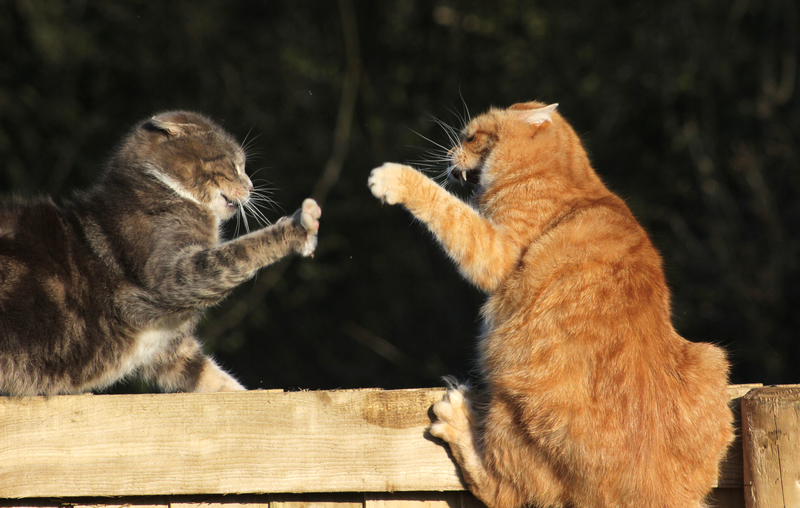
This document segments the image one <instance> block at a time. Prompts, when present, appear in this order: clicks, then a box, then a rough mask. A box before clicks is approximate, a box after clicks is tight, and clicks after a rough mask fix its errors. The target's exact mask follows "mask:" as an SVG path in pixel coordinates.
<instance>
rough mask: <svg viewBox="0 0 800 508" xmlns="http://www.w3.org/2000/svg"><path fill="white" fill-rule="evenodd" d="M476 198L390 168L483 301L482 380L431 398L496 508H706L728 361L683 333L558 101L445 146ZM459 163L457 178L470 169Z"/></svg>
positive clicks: (400, 193)
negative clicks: (474, 385) (437, 399)
mask: <svg viewBox="0 0 800 508" xmlns="http://www.w3.org/2000/svg"><path fill="white" fill-rule="evenodd" d="M449 156H450V158H451V161H452V166H451V174H452V176H455V177H459V178H464V179H470V180H475V181H476V182H477V183H478V185H477V189H476V196H475V199H474V201H473V205H470V204H467V203H464V202H462V201H461V200H459V199H457V198H456V197H454V196H452V195H451V194H449V193H448V192H446V191H445V190H444V189H443V188H442V187H440V186H439V185H437V184H436V183H434V182H433V181H431V180H430V179H428V178H427V177H426V176H424V175H423V174H422V173H420V172H418V171H417V170H415V169H413V168H411V167H409V166H402V165H398V164H391V163H387V164H384V165H383V166H381V167H379V168H376V169H374V170H373V172H372V174H371V175H370V179H369V185H370V189H371V190H372V192H373V194H375V196H376V197H378V198H380V199H382V200H383V201H384V202H386V203H389V204H395V203H397V204H402V205H403V206H405V207H406V208H407V209H408V210H409V211H410V212H411V213H412V214H413V215H414V216H415V217H417V218H418V219H419V220H421V221H422V222H423V223H425V225H426V226H427V227H428V228H429V229H430V230H431V231H432V232H433V234H434V235H435V236H436V238H437V239H438V240H439V242H441V244H442V246H443V247H444V250H445V251H446V252H447V254H448V255H449V256H450V257H451V258H452V259H453V261H454V262H455V264H456V266H457V267H458V269H459V270H460V272H461V273H462V274H463V276H464V277H465V278H466V279H467V280H468V281H470V282H472V283H473V284H475V285H476V286H477V287H479V288H481V289H482V290H483V291H485V292H486V293H487V294H488V300H487V301H486V304H485V305H484V307H483V310H482V314H483V319H484V332H483V334H482V336H481V339H480V346H479V351H480V366H481V368H482V375H483V379H482V380H481V383H480V386H481V388H480V389H472V390H470V389H468V388H466V387H464V386H459V387H456V388H453V389H451V390H449V391H448V394H447V396H446V397H445V399H444V400H443V401H441V402H439V403H437V404H435V406H434V408H433V410H434V413H435V414H436V420H435V421H434V423H433V425H432V426H431V433H432V434H433V435H434V436H437V437H440V438H442V439H444V440H445V441H446V442H448V443H449V445H450V447H451V450H452V452H453V455H454V457H455V459H456V461H457V462H458V464H459V465H460V467H461V471H462V473H463V476H464V479H465V480H466V482H467V483H468V485H469V487H470V489H471V490H472V492H473V493H474V494H475V495H476V496H477V497H478V498H480V499H481V500H482V501H483V502H485V503H486V504H487V505H488V506H489V507H490V508H515V507H521V506H526V505H536V506H553V507H568V506H574V507H653V508H656V507H658V508H666V507H694V508H697V507H702V506H705V505H704V504H703V499H704V497H705V496H706V495H707V494H708V493H709V491H710V489H711V487H712V486H713V485H714V483H715V481H716V479H717V475H718V465H719V462H720V460H721V459H722V457H723V455H724V453H725V450H726V448H727V446H728V444H729V443H730V441H731V439H732V437H733V432H732V424H731V420H732V416H731V411H730V409H729V408H728V405H727V402H728V396H727V390H726V388H727V382H728V362H727V360H726V357H725V353H724V352H723V351H722V350H721V349H720V348H718V347H716V346H713V345H710V344H704V343H692V342H689V341H687V340H685V339H684V338H682V337H681V336H680V335H678V334H677V333H676V331H675V330H674V328H673V326H672V323H671V319H670V301H669V300H670V295H669V290H668V288H667V285H666V282H665V279H664V273H663V270H662V266H661V257H660V255H659V253H658V252H657V251H656V249H655V248H654V247H653V244H652V243H651V242H650V240H649V239H648V237H647V234H646V233H645V231H644V230H643V229H642V227H641V226H640V225H639V224H638V222H637V221H636V219H635V218H634V217H633V215H632V214H631V212H630V211H629V210H628V208H627V206H626V205H625V203H624V202H623V201H622V200H621V199H620V198H619V197H617V196H616V195H614V194H613V193H611V192H610V191H609V190H608V189H607V188H606V187H605V185H603V183H602V182H601V180H600V178H599V177H598V176H597V174H596V173H595V172H594V170H593V169H592V167H591V165H590V163H589V160H588V158H587V156H586V153H585V151H584V149H583V148H582V146H581V142H580V140H579V138H578V136H577V135H576V134H575V132H574V131H573V129H572V128H571V127H570V126H569V124H568V123H567V122H566V121H565V120H564V119H563V118H562V117H561V115H559V114H558V113H557V112H556V110H555V105H551V106H545V105H544V104H541V103H537V102H531V103H525V104H517V105H514V106H512V107H511V108H509V109H491V110H489V111H488V112H487V113H485V114H483V115H481V116H479V117H477V118H475V119H474V120H472V121H471V122H470V123H469V124H468V125H467V127H466V128H465V129H464V130H463V131H462V133H461V141H460V143H459V144H458V145H457V146H455V147H453V149H452V150H451V151H450V152H449ZM465 172H466V173H465Z"/></svg>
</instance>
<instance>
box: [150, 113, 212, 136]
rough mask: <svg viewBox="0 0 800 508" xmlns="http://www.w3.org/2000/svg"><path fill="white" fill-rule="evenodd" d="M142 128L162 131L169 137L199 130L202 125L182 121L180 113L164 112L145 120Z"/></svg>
mask: <svg viewBox="0 0 800 508" xmlns="http://www.w3.org/2000/svg"><path fill="white" fill-rule="evenodd" d="M142 128H144V129H146V130H149V131H156V132H160V133H161V134H164V135H165V136H167V137H168V138H177V137H180V136H186V135H189V134H193V133H194V132H197V130H198V129H199V128H200V126H198V125H196V124H193V123H188V122H186V121H181V118H180V115H176V114H174V113H162V114H160V115H156V116H154V117H153V118H151V119H150V120H148V121H147V122H145V124H144V125H143V126H142Z"/></svg>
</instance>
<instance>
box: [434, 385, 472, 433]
mask: <svg viewBox="0 0 800 508" xmlns="http://www.w3.org/2000/svg"><path fill="white" fill-rule="evenodd" d="M465 391H466V388H465V387H463V386H459V387H458V388H456V389H452V390H447V394H445V396H444V398H443V399H442V400H440V401H439V402H437V403H436V404H434V405H433V413H434V414H435V415H436V421H435V422H433V424H431V428H430V432H431V435H433V436H435V437H438V438H441V439H443V440H445V441H447V442H448V443H458V442H460V441H462V440H463V439H464V438H466V437H468V436H469V435H470V432H471V422H472V408H471V407H470V404H469V400H467V398H466V396H465V394H464V392H465Z"/></svg>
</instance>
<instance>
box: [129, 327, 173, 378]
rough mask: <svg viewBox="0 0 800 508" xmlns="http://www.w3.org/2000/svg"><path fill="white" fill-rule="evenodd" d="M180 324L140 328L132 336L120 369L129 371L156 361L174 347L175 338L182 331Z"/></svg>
mask: <svg viewBox="0 0 800 508" xmlns="http://www.w3.org/2000/svg"><path fill="white" fill-rule="evenodd" d="M182 328H183V327H182V326H180V325H175V324H170V325H161V326H154V327H150V328H145V329H144V330H140V331H139V332H137V333H136V334H135V335H134V336H133V342H132V347H131V348H130V350H129V353H128V355H126V357H125V359H124V360H123V365H122V370H123V371H131V370H134V369H136V368H138V367H140V366H143V365H148V364H151V363H153V362H154V361H157V360H158V358H159V357H161V356H163V355H164V354H165V353H168V351H169V349H170V348H171V347H174V344H175V339H176V338H177V337H179V336H180V335H181V334H182V333H183V330H182Z"/></svg>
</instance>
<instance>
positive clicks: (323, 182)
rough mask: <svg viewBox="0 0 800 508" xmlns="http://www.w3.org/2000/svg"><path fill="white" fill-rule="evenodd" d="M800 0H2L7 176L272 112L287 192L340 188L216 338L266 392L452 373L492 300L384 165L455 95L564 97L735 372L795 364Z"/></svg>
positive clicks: (253, 126)
mask: <svg viewBox="0 0 800 508" xmlns="http://www.w3.org/2000/svg"><path fill="white" fill-rule="evenodd" d="M797 11H798V7H797V5H796V3H795V2H794V1H793V0H768V1H765V2H749V1H747V0H736V1H734V2H730V1H722V0H702V1H696V2H685V1H681V0H668V1H664V2H657V3H653V2H646V1H632V2H615V3H609V2H589V1H585V2H579V3H573V4H569V5H565V4H564V3H563V2H552V1H541V2H529V1H522V0H504V1H500V2H483V1H479V0H465V1H458V2H456V1H454V0H427V1H423V0H420V1H413V0H393V1H386V2H369V1H365V0H340V1H339V2H338V3H336V2H320V1H310V0H298V1H294V2H267V1H259V2H256V1H214V2H192V1H186V0H184V1H171V2H145V1H142V0H139V1H130V2H111V1H97V2H85V1H58V0H38V1H30V0H16V1H14V0H9V1H5V2H0V189H2V190H3V191H4V192H5V193H7V194H8V193H16V194H20V195H27V196H30V195H35V194H41V193H48V194H53V195H55V196H67V195H69V194H70V192H72V191H73V190H74V189H77V188H83V187H86V186H88V185H90V183H91V182H92V181H93V180H94V178H95V177H96V175H97V173H98V172H99V171H100V169H101V167H102V164H103V161H104V159H105V158H106V157H107V156H108V154H109V153H110V151H111V150H112V149H113V147H114V144H115V143H116V142H117V140H119V139H120V138H121V136H122V135H123V134H124V133H125V132H126V131H127V130H128V129H129V128H130V126H131V125H132V124H133V122H135V121H137V120H138V119H140V118H141V117H143V116H146V115H148V114H151V113H153V112H155V111H159V110H165V109H178V108H181V109H194V110H198V111H202V112H204V113H206V114H208V115H209V116H211V117H213V118H214V119H216V120H218V121H220V122H222V123H223V124H224V125H225V127H226V128H227V129H228V130H230V131H232V132H233V133H235V134H236V135H237V136H238V137H239V138H240V139H243V138H245V137H246V136H248V133H249V140H248V142H249V143H250V145H249V146H250V147H251V151H252V152H255V153H256V154H257V155H258V157H254V158H253V159H252V160H251V162H250V165H249V172H250V173H251V174H252V173H253V172H254V171H256V170H260V171H259V172H258V173H257V175H256V180H258V179H265V180H268V181H269V185H270V186H271V187H274V188H275V194H274V197H275V199H276V200H277V201H278V202H279V203H280V204H281V205H282V207H283V209H284V210H285V211H286V212H290V211H292V210H294V209H295V208H296V207H297V206H298V205H299V204H300V202H301V200H302V198H304V197H306V196H308V195H310V194H312V193H316V196H317V197H320V198H324V205H323V220H322V228H321V234H320V239H321V240H320V245H319V249H318V251H317V255H316V257H315V258H314V259H313V260H302V261H300V260H295V261H292V262H291V263H284V264H281V265H279V266H275V267H271V268H269V269H266V270H264V271H263V272H262V273H261V274H260V275H259V278H258V279H257V280H255V281H253V282H250V283H247V284H245V285H244V286H242V287H241V288H240V289H239V291H238V292H237V294H235V295H234V296H233V297H231V298H230V299H229V300H228V301H227V302H226V303H225V304H224V305H222V306H220V307H219V308H215V309H213V310H212V311H211V312H209V313H208V317H207V320H206V323H205V326H204V330H203V331H202V332H201V336H203V337H204V338H205V339H206V343H207V344H208V346H209V348H211V349H213V350H214V351H215V354H216V356H217V357H218V358H219V359H221V360H222V362H223V363H224V364H225V365H226V366H227V367H228V368H229V369H230V370H232V371H233V372H235V373H237V374H239V375H240V376H241V377H242V380H243V381H244V383H245V384H246V385H247V386H248V387H250V388H298V387H299V388H336V387H357V386H380V387H386V388H398V387H412V386H428V385H437V384H440V381H439V377H440V376H442V375H444V374H456V375H459V376H462V377H463V376H467V375H468V374H469V373H470V369H471V358H472V348H473V346H472V345H473V342H474V337H475V336H476V335H477V333H478V320H479V318H478V312H479V307H480V303H481V300H482V296H481V295H480V294H478V293H477V292H476V291H474V290H473V289H471V288H469V287H468V286H467V284H466V283H465V282H463V281H461V280H460V278H459V276H458V275H457V274H456V272H455V270H454V269H453V268H452V266H450V263H449V261H448V260H447V259H445V257H444V256H443V254H442V253H441V252H439V250H438V248H437V247H436V246H435V245H434V243H433V240H432V239H431V238H430V237H429V236H428V235H427V233H425V232H424V231H423V229H422V228H421V227H420V226H419V225H418V224H414V223H413V221H412V220H411V219H410V216H409V215H408V214H406V213H404V212H403V211H402V210H400V209H393V208H389V207H382V206H381V205H380V204H379V203H378V202H377V201H376V200H375V199H374V198H372V196H371V195H370V193H369V192H368V190H367V187H366V178H367V175H368V172H369V170H370V169H371V168H372V167H374V166H376V165H378V164H380V163H382V162H384V161H389V160H391V161H400V162H403V161H405V162H410V161H415V160H419V159H423V158H425V151H426V150H430V149H432V148H435V145H434V144H433V143H432V141H433V142H437V143H445V142H446V136H445V135H444V134H443V133H442V131H441V130H440V129H439V127H438V126H437V125H436V123H435V122H433V121H432V120H431V116H435V117H438V118H441V119H443V120H445V121H447V122H449V123H452V124H458V123H459V122H460V120H459V116H460V115H462V114H463V112H464V107H463V103H465V104H466V105H468V106H469V109H470V110H471V111H473V112H479V111H481V110H483V109H485V108H486V107H488V106H490V105H498V106H506V105H510V104H512V103H514V102H520V101H527V100H533V99H539V100H543V101H548V102H559V103H560V111H561V112H562V113H563V114H564V115H565V116H566V117H567V118H568V119H569V120H570V121H571V122H572V124H573V125H574V126H575V127H576V130H577V131H578V132H579V133H581V134H582V136H583V138H584V140H585V142H586V145H587V148H588V150H589V152H590V154H591V155H592V159H593V161H594V163H595V166H596V168H597V170H598V172H599V173H600V174H601V175H603V177H604V178H605V180H606V181H607V182H608V183H609V185H610V187H611V188H612V189H614V190H615V191H616V192H618V193H619V194H620V195H622V196H623V197H624V198H625V199H627V201H628V202H629V204H630V206H631V208H632V209H633V210H634V212H635V213H636V214H637V216H638V217H639V218H640V219H641V221H642V223H643V224H644V225H645V227H646V228H647V229H648V231H650V232H651V234H652V236H653V238H654V241H655V243H656V244H657V245H658V247H659V248H660V249H661V250H662V253H663V255H664V259H665V263H666V265H667V271H668V279H669V281H670V284H671V287H672V288H673V293H674V311H675V321H676V325H677V328H678V330H679V331H680V332H681V333H682V334H683V335H684V336H686V337H687V338H689V339H690V340H695V341H712V342H717V343H720V344H722V345H724V346H726V347H727V348H728V349H729V351H730V352H731V357H732V359H733V361H734V362H735V366H734V375H733V381H735V382H763V383H790V382H797V381H798V373H799V372H798V371H800V369H798V366H799V365H800V340H798V334H800V312H797V307H798V304H799V303H800V294H798V293H800V281H799V280H798V265H797V260H798V247H800V240H798V239H799V238H800V234H799V233H800V231H798V229H800V207H799V206H798V204H797V196H798V195H800V171H798V169H797V168H798V165H799V164H798V163H799V162H800V154H799V153H798V146H800V143H799V142H800V90H798V86H797V85H798V66H797V63H798V57H799V56H800V49H799V48H798V35H800V33H799V32H798V12H797ZM462 100H463V103H462ZM417 133H419V134H421V135H422V136H420V135H418V134H417ZM425 138H430V140H432V141H429V140H426V139H425ZM323 174H324V175H327V176H324V177H323ZM268 215H269V216H270V218H271V219H276V218H277V217H279V216H280V215H281V213H279V212H268ZM129 388H130V389H135V387H129Z"/></svg>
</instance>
